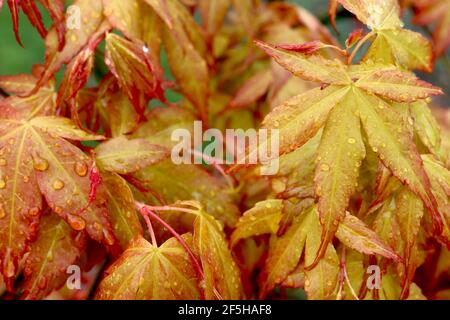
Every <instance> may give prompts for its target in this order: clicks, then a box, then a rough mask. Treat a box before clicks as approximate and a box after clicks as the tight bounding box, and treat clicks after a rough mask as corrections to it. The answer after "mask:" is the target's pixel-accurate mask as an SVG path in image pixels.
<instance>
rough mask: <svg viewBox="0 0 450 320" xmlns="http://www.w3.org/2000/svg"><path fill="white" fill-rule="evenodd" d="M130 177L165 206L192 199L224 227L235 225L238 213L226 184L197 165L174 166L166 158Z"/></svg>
mask: <svg viewBox="0 0 450 320" xmlns="http://www.w3.org/2000/svg"><path fill="white" fill-rule="evenodd" d="M133 176H134V177H135V178H136V179H137V180H138V181H140V183H141V184H142V186H143V187H144V188H145V189H147V190H151V191H153V192H155V193H157V194H158V195H159V196H160V198H161V199H164V201H165V202H166V203H174V202H176V201H179V200H192V199H195V200H197V201H199V202H200V203H201V204H202V205H203V207H204V208H205V210H206V211H207V212H208V213H209V214H211V215H213V216H214V217H215V218H216V219H218V220H220V221H223V222H224V223H225V224H226V225H227V226H229V227H234V226H235V225H236V223H237V220H238V218H239V210H238V208H237V206H236V205H235V204H234V203H233V198H232V195H231V194H230V191H229V190H227V186H226V184H225V183H224V182H223V181H222V180H220V179H218V178H217V177H214V176H212V175H210V174H209V173H208V172H207V171H205V170H204V169H203V168H201V167H200V166H196V165H193V164H180V165H176V164H174V163H173V162H172V161H171V160H170V159H168V160H165V161H162V162H160V163H157V164H155V165H152V166H150V167H147V168H146V169H143V170H141V171H138V172H136V173H135V174H134V175H133Z"/></svg>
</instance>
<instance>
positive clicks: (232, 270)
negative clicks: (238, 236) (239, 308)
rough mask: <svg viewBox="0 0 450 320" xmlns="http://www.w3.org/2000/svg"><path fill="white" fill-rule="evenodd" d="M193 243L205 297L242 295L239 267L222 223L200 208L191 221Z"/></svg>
mask: <svg viewBox="0 0 450 320" xmlns="http://www.w3.org/2000/svg"><path fill="white" fill-rule="evenodd" d="M193 244H194V247H195V250H196V252H197V253H198V255H199V257H200V260H201V264H202V267H203V271H204V273H205V279H204V281H205V298H206V299H217V298H219V299H227V300H230V299H231V300H233V299H234V300H236V299H242V298H244V292H243V287H242V283H241V276H240V271H239V268H238V266H237V264H236V262H235V261H234V259H233V256H232V254H231V252H230V250H229V249H228V243H227V241H226V238H225V234H224V232H223V230H222V226H221V225H220V224H219V222H218V221H217V220H215V219H214V218H213V216H211V215H209V214H208V213H206V212H205V211H203V210H202V209H201V208H200V209H199V211H198V215H197V217H196V219H195V221H194V243H193Z"/></svg>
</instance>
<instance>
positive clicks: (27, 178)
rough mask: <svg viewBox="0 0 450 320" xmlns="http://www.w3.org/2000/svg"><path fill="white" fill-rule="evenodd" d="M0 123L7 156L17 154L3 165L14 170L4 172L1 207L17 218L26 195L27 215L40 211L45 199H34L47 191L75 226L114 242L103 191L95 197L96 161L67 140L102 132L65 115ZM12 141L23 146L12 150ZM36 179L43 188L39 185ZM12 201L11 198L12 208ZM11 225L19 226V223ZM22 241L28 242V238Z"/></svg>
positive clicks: (54, 206)
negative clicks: (78, 125)
mask: <svg viewBox="0 0 450 320" xmlns="http://www.w3.org/2000/svg"><path fill="white" fill-rule="evenodd" d="M1 125H2V128H4V130H7V131H6V132H4V133H3V135H2V137H1V138H0V139H1V141H2V144H3V147H4V149H3V150H4V157H5V160H6V158H9V157H14V158H11V159H10V161H9V162H8V161H7V162H6V168H5V169H4V170H10V171H11V172H10V173H9V174H8V175H7V176H6V175H5V176H4V182H5V185H4V188H3V190H2V192H9V193H10V195H9V196H8V197H7V198H6V199H4V200H3V201H2V206H3V207H4V208H5V210H7V211H6V215H7V219H14V216H15V215H17V214H18V213H17V210H18V208H17V207H16V206H18V205H19V203H18V202H17V201H18V200H17V199H18V198H19V197H20V199H27V200H26V201H27V202H26V203H28V201H30V203H31V204H33V206H31V204H29V205H24V206H21V207H22V209H21V210H22V211H20V212H21V214H25V212H24V211H23V210H25V208H26V210H27V211H26V212H28V210H31V212H33V213H34V212H36V211H37V212H39V208H40V204H39V202H36V200H34V199H36V197H38V199H40V193H42V194H43V195H44V197H45V198H46V200H47V203H48V204H49V206H50V207H51V208H52V209H53V211H55V212H56V213H57V214H59V215H60V216H61V217H63V218H64V219H65V220H67V222H68V223H69V224H70V225H71V226H72V227H73V228H74V229H76V230H84V229H86V230H87V232H88V234H89V235H90V236H91V237H92V238H93V239H95V240H98V241H103V242H104V243H106V244H112V243H113V242H114V238H113V236H112V233H111V229H110V225H109V221H108V217H107V212H106V208H105V206H104V201H105V200H103V197H101V196H98V195H97V199H96V200H95V201H93V202H92V199H90V198H91V197H90V191H91V179H90V177H89V175H88V173H89V168H90V167H92V165H91V160H90V159H89V158H88V157H87V156H86V155H85V154H84V153H83V152H82V151H81V150H80V149H78V148H77V147H75V146H74V145H72V144H71V143H69V142H68V141H66V140H64V139H63V138H67V139H73V140H92V139H98V138H99V137H98V136H91V135H88V134H87V133H85V132H84V131H82V130H79V129H78V128H76V127H75V126H74V125H73V124H72V123H71V122H70V120H69V119H66V118H56V117H39V118H33V119H32V120H30V121H28V122H23V121H14V120H3V121H2V123H1ZM25 140H26V142H25ZM11 142H12V143H16V142H17V143H18V144H19V146H21V147H19V148H16V149H15V151H14V152H13V151H12V150H11V148H10V147H8V144H9V143H11ZM25 147H26V148H25ZM16 152H18V153H16ZM18 161H19V162H18ZM18 163H20V165H18ZM14 164H16V165H14ZM2 171H3V169H2ZM36 182H37V185H38V186H39V190H40V192H37V190H36V189H35V186H36ZM21 183H24V186H23V187H21V189H18V187H19V186H20V184H21ZM30 187H31V189H30ZM24 192H26V193H27V194H28V192H32V193H33V194H34V195H27V196H25V197H24V195H21V193H24ZM7 199H10V200H7ZM9 201H12V202H11V203H9V207H7V206H8V203H7V202H9ZM20 201H25V200H20ZM39 201H40V200H39ZM90 202H92V203H90ZM88 204H90V205H89V206H88ZM36 215H37V214H36ZM11 226H12V227H14V228H17V227H18V225H17V226H16V224H14V223H11ZM31 226H32V224H31ZM5 231H6V230H5ZM31 234H32V233H31ZM8 243H9V242H8V241H5V242H4V247H6V248H10V247H11V245H10V244H8ZM18 244H19V245H21V246H23V243H22V244H20V242H19V243H18ZM2 249H4V250H6V249H5V248H2ZM13 270H14V269H13ZM9 274H11V273H9ZM9 277H10V276H9Z"/></svg>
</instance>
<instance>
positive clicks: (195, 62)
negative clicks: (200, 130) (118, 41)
mask: <svg viewBox="0 0 450 320" xmlns="http://www.w3.org/2000/svg"><path fill="white" fill-rule="evenodd" d="M146 1H147V3H148V4H149V5H151V6H152V8H153V9H154V10H155V11H156V13H157V14H158V15H159V17H160V18H161V19H162V20H163V21H164V23H165V27H164V28H163V40H164V45H165V50H166V53H167V58H168V61H169V66H170V70H171V71H172V74H173V75H174V77H175V79H176V80H177V82H178V83H179V85H180V90H181V92H182V93H183V94H184V95H185V96H186V97H187V98H188V99H189V100H190V101H191V102H192V103H193V104H194V105H195V106H196V108H197V110H198V113H199V115H200V116H201V118H202V120H203V121H205V122H207V119H208V118H207V101H208V91H209V88H208V81H209V75H208V67H207V57H206V43H205V40H204V39H203V36H202V32H201V29H200V27H199V26H198V25H197V23H195V21H194V19H193V18H192V17H191V15H190V14H189V12H188V11H187V9H186V8H185V7H184V6H183V5H182V4H181V3H180V2H179V1H178V0H169V1H162V0H146Z"/></svg>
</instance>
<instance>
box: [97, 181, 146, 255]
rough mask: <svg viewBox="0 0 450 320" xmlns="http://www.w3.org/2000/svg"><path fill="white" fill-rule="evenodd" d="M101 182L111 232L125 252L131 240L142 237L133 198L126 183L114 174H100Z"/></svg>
mask: <svg viewBox="0 0 450 320" xmlns="http://www.w3.org/2000/svg"><path fill="white" fill-rule="evenodd" d="M102 181H103V184H104V185H105V192H106V194H107V196H108V211H109V220H110V221H111V226H112V230H113V232H114V235H115V237H116V238H117V240H118V242H119V245H120V246H121V247H122V249H124V250H125V249H126V248H127V247H128V246H129V244H130V241H131V240H133V239H134V238H136V237H137V236H139V235H140V236H143V230H142V226H141V223H140V221H139V217H138V215H137V213H136V210H135V203H134V196H133V193H132V191H131V189H130V187H129V185H128V184H127V182H126V181H125V180H124V179H123V178H122V177H120V176H119V175H118V174H116V173H109V172H102Z"/></svg>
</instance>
